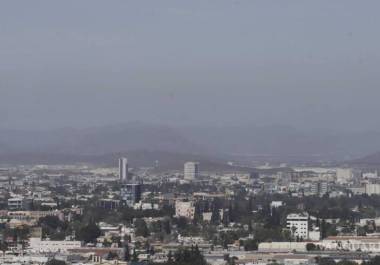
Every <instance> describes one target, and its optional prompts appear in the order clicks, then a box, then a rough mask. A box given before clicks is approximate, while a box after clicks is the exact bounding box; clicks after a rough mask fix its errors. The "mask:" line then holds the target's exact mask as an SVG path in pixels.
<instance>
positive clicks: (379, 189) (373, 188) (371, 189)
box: [365, 183, 380, 195]
mask: <svg viewBox="0 0 380 265" xmlns="http://www.w3.org/2000/svg"><path fill="white" fill-rule="evenodd" d="M365 193H366V194H368V195H373V194H380V184H377V183H368V184H366V185H365Z"/></svg>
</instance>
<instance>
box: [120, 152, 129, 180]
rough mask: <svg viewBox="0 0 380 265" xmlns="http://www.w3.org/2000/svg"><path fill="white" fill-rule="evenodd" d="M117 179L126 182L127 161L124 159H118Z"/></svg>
mask: <svg viewBox="0 0 380 265" xmlns="http://www.w3.org/2000/svg"><path fill="white" fill-rule="evenodd" d="M119 179H120V181H122V182H127V181H128V159H127V158H125V157H122V158H120V159H119Z"/></svg>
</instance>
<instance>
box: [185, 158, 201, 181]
mask: <svg viewBox="0 0 380 265" xmlns="http://www.w3.org/2000/svg"><path fill="white" fill-rule="evenodd" d="M198 177H199V163H197V162H187V163H185V165H184V178H185V179H186V180H195V179H197V178H198Z"/></svg>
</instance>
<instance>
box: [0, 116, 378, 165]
mask: <svg viewBox="0 0 380 265" xmlns="http://www.w3.org/2000/svg"><path fill="white" fill-rule="evenodd" d="M378 150H380V133H379V132H356V133H348V132H328V131H322V130H319V131H315V130H299V129H295V128H293V127H288V126H261V127H260V126H203V127H201V126H198V127H197V126H167V125H157V124H148V123H142V122H132V123H126V124H120V125H111V126H102V127H92V128H85V129H75V128H63V129H54V130H9V129H2V130H0V163H1V161H2V162H22V160H23V159H26V158H27V157H29V156H33V155H34V156H35V157H36V158H37V157H40V158H42V157H44V156H45V159H41V160H43V161H47V160H49V159H51V160H54V159H53V158H54V157H56V159H58V157H60V159H63V158H65V160H67V161H70V157H71V158H72V160H77V159H79V158H80V159H82V160H84V161H87V160H94V161H97V159H100V158H101V157H103V159H104V156H113V155H114V154H118V153H119V154H120V153H127V154H128V153H132V152H135V153H136V154H137V153H140V154H145V155H146V156H148V154H149V156H152V154H156V156H157V158H156V160H160V159H159V155H158V153H159V152H160V153H161V154H166V156H168V157H170V155H168V154H175V155H176V156H179V155H181V156H185V157H183V159H184V160H189V159H190V158H192V157H191V156H194V155H196V156H202V157H204V158H205V159H206V158H207V159H209V160H210V161H223V163H224V162H226V161H230V160H232V161H240V162H242V163H251V162H252V161H258V162H260V161H274V162H310V161H314V162H317V161H332V160H333V161H344V160H354V159H357V158H360V157H363V156H365V155H367V154H369V153H375V152H377V151H378ZM161 156H162V155H161ZM129 157H130V155H129ZM140 157H142V155H140ZM90 158H91V159H90ZM187 158H189V159H187ZM130 159H132V158H130ZM32 160H33V159H32ZM35 160H38V159H35ZM105 160H106V159H105ZM148 160H149V159H148ZM150 160H152V159H150ZM150 160H149V161H150ZM141 161H144V159H141ZM136 162H138V161H136Z"/></svg>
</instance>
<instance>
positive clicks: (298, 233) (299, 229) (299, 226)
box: [286, 213, 309, 239]
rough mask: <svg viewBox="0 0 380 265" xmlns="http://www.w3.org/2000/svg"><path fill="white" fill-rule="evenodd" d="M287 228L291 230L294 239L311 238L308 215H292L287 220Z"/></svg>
mask: <svg viewBox="0 0 380 265" xmlns="http://www.w3.org/2000/svg"><path fill="white" fill-rule="evenodd" d="M286 227H287V228H288V229H289V230H290V232H291V233H292V236H293V237H299V238H303V239H308V238H309V214H308V213H300V214H297V213H292V214H289V215H288V216H287V218H286Z"/></svg>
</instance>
